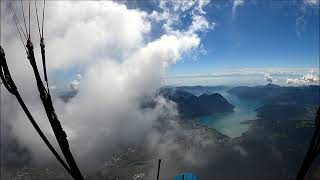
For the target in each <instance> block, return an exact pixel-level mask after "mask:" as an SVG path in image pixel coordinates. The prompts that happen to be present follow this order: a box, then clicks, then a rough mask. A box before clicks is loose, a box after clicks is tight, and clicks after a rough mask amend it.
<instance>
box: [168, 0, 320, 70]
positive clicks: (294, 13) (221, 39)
mask: <svg viewBox="0 0 320 180" xmlns="http://www.w3.org/2000/svg"><path fill="white" fill-rule="evenodd" d="M273 2H274V1H273ZM219 5H220V7H217V6H219ZM304 6H305V5H304V4H303V2H297V3H290V1H287V2H283V3H277V4H275V3H272V2H267V1H264V2H262V1H258V3H252V2H248V3H246V1H245V3H244V4H243V5H241V6H239V7H238V8H237V11H236V13H235V15H234V16H233V15H232V3H226V2H224V1H220V2H219V1H218V2H212V3H211V6H210V5H209V6H208V7H207V8H206V11H207V18H208V20H210V21H213V22H215V24H216V25H215V28H214V29H213V30H211V31H208V32H207V33H206V34H205V35H203V36H204V37H203V41H202V43H203V48H204V49H205V51H206V53H204V54H198V55H197V57H196V58H194V57H192V56H191V57H190V56H187V57H185V58H184V61H182V62H180V63H178V64H176V65H173V66H171V67H170V68H169V70H168V72H167V73H168V75H181V74H183V75H185V74H192V73H213V72H214V71H217V70H218V71H221V70H223V69H236V68H257V67H266V68H279V67H286V68H287V67H294V68H297V67H300V68H302V67H304V68H309V67H313V68H317V67H319V13H317V10H319V9H316V8H315V7H304ZM303 8H305V10H303ZM299 18H300V19H302V20H300V21H303V23H300V24H299Z"/></svg>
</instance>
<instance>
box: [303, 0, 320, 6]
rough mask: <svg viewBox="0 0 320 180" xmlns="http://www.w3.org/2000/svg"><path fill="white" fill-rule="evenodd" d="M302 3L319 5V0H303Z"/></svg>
mask: <svg viewBox="0 0 320 180" xmlns="http://www.w3.org/2000/svg"><path fill="white" fill-rule="evenodd" d="M303 3H304V4H306V5H309V6H319V4H320V0H303Z"/></svg>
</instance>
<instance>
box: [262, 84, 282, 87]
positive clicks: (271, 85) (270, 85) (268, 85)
mask: <svg viewBox="0 0 320 180" xmlns="http://www.w3.org/2000/svg"><path fill="white" fill-rule="evenodd" d="M265 87H267V88H279V87H280V86H279V85H276V84H272V83H268V84H267V85H265Z"/></svg>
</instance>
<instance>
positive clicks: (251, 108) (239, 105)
mask: <svg viewBox="0 0 320 180" xmlns="http://www.w3.org/2000/svg"><path fill="white" fill-rule="evenodd" d="M219 93H220V94H221V95H222V96H223V97H225V98H226V99H227V100H228V101H229V102H230V103H231V104H233V105H234V106H235V108H234V112H231V113H220V114H215V115H210V116H202V117H199V118H198V122H199V123H200V124H202V125H206V126H208V127H213V128H215V129H217V130H218V131H220V132H221V133H222V134H225V135H227V136H229V137H231V138H234V137H239V136H241V134H242V133H243V132H245V131H247V130H248V127H249V125H248V124H240V122H243V121H247V120H254V119H256V115H257V113H256V111H255V109H257V108H258V107H259V106H260V104H261V103H259V102H258V101H248V100H244V99H239V98H238V97H236V96H234V95H232V94H229V93H227V92H219Z"/></svg>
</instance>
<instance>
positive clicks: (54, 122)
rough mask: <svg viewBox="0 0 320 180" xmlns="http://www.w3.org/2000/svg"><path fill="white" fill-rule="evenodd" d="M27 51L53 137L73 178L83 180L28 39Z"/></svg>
mask: <svg viewBox="0 0 320 180" xmlns="http://www.w3.org/2000/svg"><path fill="white" fill-rule="evenodd" d="M27 49H28V59H29V62H30V64H31V66H32V69H33V72H34V75H35V78H36V81H37V86H38V90H39V93H40V98H41V101H42V104H43V106H44V108H45V111H46V114H47V117H48V119H49V122H50V124H51V127H52V130H53V132H54V135H55V137H56V139H57V141H58V144H59V146H60V148H61V151H62V153H63V154H64V157H65V158H66V160H67V163H68V164H69V167H70V169H71V170H72V172H73V173H74V176H76V179H77V180H83V176H82V174H81V172H80V169H79V168H78V166H77V163H76V162H75V160H74V158H73V155H72V153H71V151H70V149H69V143H68V140H67V135H66V133H65V131H64V130H63V128H62V126H61V124H60V121H59V119H58V117H57V115H56V113H55V110H54V107H53V105H52V100H51V96H50V93H48V91H46V89H45V87H44V85H43V83H42V80H41V77H40V74H39V71H38V68H37V64H36V61H35V56H34V51H33V45H32V42H31V40H30V39H28V41H27Z"/></svg>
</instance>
